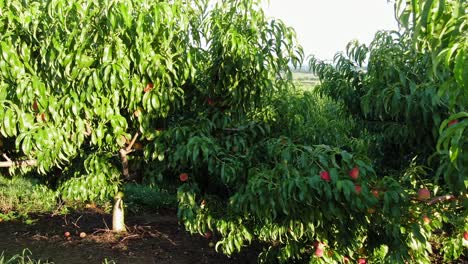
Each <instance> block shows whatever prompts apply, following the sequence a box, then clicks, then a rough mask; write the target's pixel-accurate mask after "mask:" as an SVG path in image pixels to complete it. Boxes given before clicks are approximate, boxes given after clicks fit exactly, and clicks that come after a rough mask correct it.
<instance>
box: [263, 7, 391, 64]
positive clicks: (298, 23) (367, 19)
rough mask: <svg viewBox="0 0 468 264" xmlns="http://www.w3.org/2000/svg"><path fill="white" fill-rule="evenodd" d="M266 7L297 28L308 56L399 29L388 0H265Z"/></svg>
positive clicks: (330, 54) (329, 52)
mask: <svg viewBox="0 0 468 264" xmlns="http://www.w3.org/2000/svg"><path fill="white" fill-rule="evenodd" d="M263 9H264V11H265V14H266V15H267V16H269V17H275V18H279V19H281V20H282V21H284V22H285V23H286V24H287V25H288V26H291V27H293V28H294V29H295V30H296V34H297V38H298V40H299V43H300V44H301V45H302V47H303V48H304V53H305V54H306V56H307V55H310V54H313V55H315V56H316V57H317V58H319V59H322V60H331V59H332V58H333V56H334V55H335V53H336V52H338V51H344V50H345V49H346V44H348V42H349V41H351V40H353V39H357V40H359V42H361V43H367V44H368V43H370V41H371V40H372V39H373V37H374V34H375V33H376V32H377V31H378V30H392V29H393V30H397V29H398V25H397V22H396V20H395V17H394V11H393V4H391V3H387V0H270V3H269V4H268V0H264V3H263Z"/></svg>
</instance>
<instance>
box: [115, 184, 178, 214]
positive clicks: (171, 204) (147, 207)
mask: <svg viewBox="0 0 468 264" xmlns="http://www.w3.org/2000/svg"><path fill="white" fill-rule="evenodd" d="M124 190H125V198H124V200H125V203H126V205H127V209H128V210H130V211H132V212H140V211H150V212H151V211H154V210H157V209H160V208H176V207H177V196H176V190H173V191H168V190H166V189H162V188H158V187H150V186H147V185H142V184H126V185H125V187H124Z"/></svg>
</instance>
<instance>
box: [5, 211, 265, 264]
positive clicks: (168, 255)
mask: <svg viewBox="0 0 468 264" xmlns="http://www.w3.org/2000/svg"><path fill="white" fill-rule="evenodd" d="M32 218H33V219H35V220H36V221H35V222H34V223H33V224H30V225H26V224H24V223H21V222H2V223H0V238H1V239H0V252H2V251H4V253H5V254H6V256H11V255H14V254H18V253H21V252H22V250H23V249H25V248H28V249H30V250H31V252H32V253H33V258H34V259H41V260H47V261H52V262H54V263H56V264H61V263H65V264H69V263H70V264H74V263H76V264H78V263H80V264H82V263H102V262H103V261H104V260H105V259H107V260H109V261H110V260H113V261H115V263H119V264H120V263H132V264H134V263H158V264H159V263H160V264H169V263H174V264H185V263H187V264H189V263H190V264H192V263H200V264H204V263H213V264H214V263H216V264H218V263H219V264H222V263H228V264H229V263H246V264H249V263H256V256H257V254H258V253H257V252H253V251H252V250H248V251H247V252H245V253H242V255H236V256H232V257H231V258H228V257H226V256H224V255H222V254H220V253H216V252H215V250H214V247H212V245H211V246H210V245H209V244H210V242H216V237H212V238H210V239H206V238H204V237H202V236H199V235H194V236H191V235H190V234H189V233H187V232H186V231H185V230H184V227H183V226H182V225H180V224H179V223H178V219H177V216H176V213H175V212H173V211H163V212H160V213H159V214H151V215H150V214H148V215H141V216H129V217H127V219H126V222H127V226H128V228H129V233H127V234H125V235H121V236H115V235H114V234H112V233H110V232H108V231H107V230H106V228H107V227H111V222H112V221H111V216H110V215H108V214H103V213H100V212H96V211H86V212H81V213H72V214H69V215H56V216H51V215H42V216H33V217H32ZM65 232H70V234H71V235H70V237H66V236H65V235H64V234H65ZM81 232H85V233H86V237H84V238H80V236H79V234H80V233H81Z"/></svg>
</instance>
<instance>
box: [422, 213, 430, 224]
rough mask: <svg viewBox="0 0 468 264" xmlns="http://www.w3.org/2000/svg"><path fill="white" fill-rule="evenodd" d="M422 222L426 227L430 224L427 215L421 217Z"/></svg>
mask: <svg viewBox="0 0 468 264" xmlns="http://www.w3.org/2000/svg"><path fill="white" fill-rule="evenodd" d="M423 221H424V224H426V225H428V224H430V223H431V218H429V216H427V215H424V216H423Z"/></svg>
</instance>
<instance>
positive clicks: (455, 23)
mask: <svg viewBox="0 0 468 264" xmlns="http://www.w3.org/2000/svg"><path fill="white" fill-rule="evenodd" d="M395 10H396V11H397V17H398V19H399V22H400V25H401V27H402V30H401V31H400V32H379V33H377V34H376V36H375V38H374V40H373V42H372V43H371V44H370V45H369V46H366V45H360V44H359V43H356V42H351V43H350V44H349V45H348V47H347V52H346V54H337V55H336V57H335V61H334V63H333V64H327V63H324V62H321V61H318V60H315V59H312V60H311V61H310V64H311V66H312V69H313V70H314V71H315V72H316V73H317V74H318V75H319V77H320V78H321V80H322V83H321V85H320V87H319V90H320V91H321V92H322V93H323V94H327V95H329V96H331V97H333V98H334V99H335V100H338V101H340V102H343V103H344V104H345V105H346V107H347V109H348V110H349V112H351V113H353V114H354V115H356V116H359V118H360V120H361V122H362V124H363V125H364V127H365V128H366V129H368V130H369V131H371V133H373V134H374V135H375V140H374V142H375V143H374V144H373V145H374V146H376V147H375V148H374V151H373V152H374V153H376V154H378V155H377V156H380V157H381V159H380V161H379V170H380V171H387V172H392V171H394V172H393V174H395V177H396V178H397V179H398V180H399V181H400V182H401V183H402V185H403V186H405V189H407V190H408V192H409V193H413V194H415V192H416V190H418V188H421V187H424V186H425V188H421V189H420V190H419V191H423V190H424V191H426V190H427V191H429V190H428V187H430V188H429V189H431V190H432V194H435V195H436V196H437V197H436V198H433V199H432V200H431V201H428V203H427V204H426V203H423V204H421V203H417V202H416V203H415V204H413V205H411V206H410V210H411V211H412V212H413V213H415V214H416V215H418V214H423V216H424V215H425V218H424V219H425V223H426V225H425V226H430V228H429V230H431V232H432V231H433V232H434V233H435V234H436V235H435V236H432V237H430V240H431V243H432V244H433V245H435V246H436V247H437V248H439V249H441V250H442V251H443V252H444V258H445V260H446V261H449V260H450V259H456V258H458V257H460V255H461V254H463V251H464V249H463V248H464V247H466V242H465V240H463V238H462V234H463V233H464V231H463V230H466V229H467V226H466V224H465V223H466V188H467V182H466V168H467V166H468V163H467V161H468V160H467V157H468V156H467V153H466V147H467V141H466V139H467V135H468V134H467V133H468V130H467V129H466V128H467V123H466V117H467V113H466V107H467V106H468V101H467V99H468V97H467V96H468V94H467V91H468V90H467V88H466V85H467V82H466V76H468V75H467V73H468V67H467V64H466V62H467V59H466V43H467V38H466V37H467V36H466V34H465V33H464V32H466V30H467V24H466V17H467V15H466V10H467V4H466V3H465V1H458V0H454V1H431V0H427V1H417V0H414V1H397V3H396V5H395ZM366 62H367V65H364V64H365V63H366ZM364 66H365V67H364ZM388 157H398V158H397V159H389V158H388ZM427 205H430V207H428V206H427ZM437 233H439V234H437ZM440 234H441V235H440ZM439 241H444V242H443V243H439ZM428 248H429V247H428Z"/></svg>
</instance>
